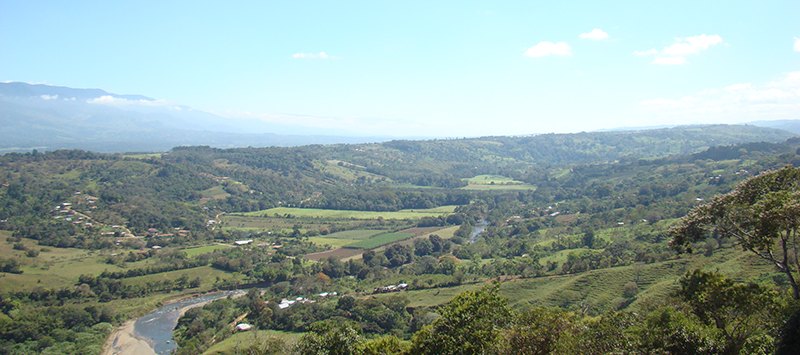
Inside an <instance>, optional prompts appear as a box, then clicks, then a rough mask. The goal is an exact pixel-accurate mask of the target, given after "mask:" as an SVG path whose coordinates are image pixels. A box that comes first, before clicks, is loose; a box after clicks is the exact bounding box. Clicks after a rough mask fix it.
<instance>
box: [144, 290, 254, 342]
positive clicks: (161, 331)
mask: <svg viewBox="0 0 800 355" xmlns="http://www.w3.org/2000/svg"><path fill="white" fill-rule="evenodd" d="M244 292H245V291H242V290H235V291H223V292H213V293H208V294H205V295H202V296H199V297H195V298H190V299H187V300H183V301H179V302H175V303H170V304H168V305H166V306H163V307H161V308H159V309H157V310H155V311H152V312H150V313H148V314H147V315H144V316H142V317H140V318H139V319H137V320H136V323H134V328H133V333H134V336H136V338H139V339H143V340H145V341H146V342H147V343H148V344H150V346H151V347H152V348H153V350H154V351H155V352H156V354H169V353H172V351H174V350H175V349H177V348H178V345H177V344H175V341H174V340H172V330H173V329H174V328H175V325H176V324H178V318H180V316H181V314H183V312H185V311H186V310H188V309H190V308H194V307H201V306H203V305H204V304H206V303H208V302H211V301H213V300H217V299H220V298H225V297H228V296H235V295H238V294H243V293H244Z"/></svg>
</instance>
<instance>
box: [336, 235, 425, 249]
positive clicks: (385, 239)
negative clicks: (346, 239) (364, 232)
mask: <svg viewBox="0 0 800 355" xmlns="http://www.w3.org/2000/svg"><path fill="white" fill-rule="evenodd" d="M411 237H414V234H413V233H386V234H380V235H376V236H374V237H372V238H369V239H365V240H359V241H357V242H355V243H351V244H348V245H347V247H348V248H358V249H372V248H377V247H379V246H382V245H386V244H389V243H394V242H397V241H401V240H405V239H408V238H411Z"/></svg>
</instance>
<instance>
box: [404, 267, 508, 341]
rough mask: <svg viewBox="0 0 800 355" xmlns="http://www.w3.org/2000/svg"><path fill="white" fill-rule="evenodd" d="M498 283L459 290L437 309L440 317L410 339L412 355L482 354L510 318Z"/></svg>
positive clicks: (495, 339)
mask: <svg viewBox="0 0 800 355" xmlns="http://www.w3.org/2000/svg"><path fill="white" fill-rule="evenodd" d="M499 291H500V283H499V282H496V281H495V282H493V283H492V284H490V285H486V286H484V287H483V288H481V289H480V290H476V291H466V292H462V293H461V294H459V295H458V296H456V297H454V298H453V299H452V300H450V302H447V303H446V304H445V305H444V306H442V307H441V308H440V310H439V313H440V314H441V318H439V319H437V320H436V321H434V322H433V324H431V325H429V326H426V327H424V328H423V329H422V330H420V331H419V332H417V333H416V334H414V337H413V338H412V339H411V342H412V345H411V351H410V353H412V354H437V355H445V354H484V353H488V352H490V350H491V348H492V347H493V346H494V344H495V343H496V342H497V341H498V338H499V336H500V330H501V329H502V328H503V327H505V326H506V324H508V323H509V322H510V321H511V319H512V314H511V311H510V310H509V309H508V302H507V301H506V299H505V298H503V297H501V296H500V295H499Z"/></svg>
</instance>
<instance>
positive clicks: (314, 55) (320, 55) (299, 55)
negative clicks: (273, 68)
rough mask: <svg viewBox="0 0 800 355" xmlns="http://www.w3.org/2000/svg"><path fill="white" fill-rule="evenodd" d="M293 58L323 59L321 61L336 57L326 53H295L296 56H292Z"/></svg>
mask: <svg viewBox="0 0 800 355" xmlns="http://www.w3.org/2000/svg"><path fill="white" fill-rule="evenodd" d="M292 58H321V59H325V58H334V57H333V56H330V55H328V54H327V53H325V52H319V53H295V54H292Z"/></svg>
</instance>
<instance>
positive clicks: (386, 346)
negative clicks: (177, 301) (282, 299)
mask: <svg viewBox="0 0 800 355" xmlns="http://www.w3.org/2000/svg"><path fill="white" fill-rule="evenodd" d="M680 285H681V287H680V290H678V291H677V292H675V293H674V294H673V296H672V297H670V298H668V299H666V300H661V301H657V302H651V303H649V304H647V305H646V306H644V307H643V309H642V311H641V312H638V313H628V312H607V313H605V314H603V315H601V316H598V317H587V316H584V315H582V314H579V313H575V312H566V311H563V310H560V309H553V308H545V307H533V308H531V309H529V310H526V311H522V312H515V311H513V310H511V309H510V308H509V306H508V304H507V301H506V299H505V298H503V297H501V296H499V287H500V284H499V283H498V282H494V283H492V284H488V285H486V286H484V287H483V288H481V289H479V290H476V291H467V292H464V293H461V294H460V295H458V296H456V297H455V298H453V299H452V300H451V301H450V302H447V303H446V304H444V305H443V306H442V307H441V308H440V309H439V310H438V313H439V315H440V317H439V318H438V319H436V320H435V321H433V322H432V323H431V324H429V325H427V326H425V327H423V328H422V329H421V330H419V331H417V332H416V333H415V334H414V335H413V337H412V338H411V340H410V341H402V340H400V339H399V338H398V337H396V336H395V335H386V336H381V337H374V338H372V339H369V337H368V336H367V335H366V334H365V333H364V331H363V329H362V328H361V327H360V326H359V324H358V323H356V322H353V321H349V320H345V319H341V318H331V319H326V320H323V321H319V322H316V323H314V324H313V325H311V326H310V327H309V328H308V333H306V334H305V335H304V336H303V337H302V338H301V339H300V340H299V341H298V342H297V344H295V345H294V346H292V345H290V344H287V343H286V342H285V341H282V340H279V339H272V340H270V341H268V342H262V343H259V344H252V345H250V346H247V347H245V348H238V349H236V351H237V352H238V353H246V354H278V353H293V354H302V355H306V354H308V355H312V354H313V355H323V354H326V355H327V354H331V355H332V354H357V355H368V354H408V355H412V354H413V355H416V354H436V355H445V354H772V353H776V354H790V353H796V351H797V350H798V348H797V345H796V344H794V343H793V342H792V339H796V338H797V335H798V334H797V331H798V329H797V319H796V318H797V310H796V309H795V307H792V306H790V305H789V304H787V303H786V301H785V299H784V298H782V297H781V296H780V295H778V294H777V293H776V292H775V291H773V290H771V289H769V288H766V287H763V286H760V285H757V284H754V283H736V282H733V281H732V280H730V279H728V278H726V277H725V276H722V275H719V274H714V273H707V272H703V271H700V270H695V271H693V272H689V273H687V274H686V275H685V276H684V277H683V278H682V279H681V280H680ZM792 313H794V315H792ZM185 353H191V352H185Z"/></svg>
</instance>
